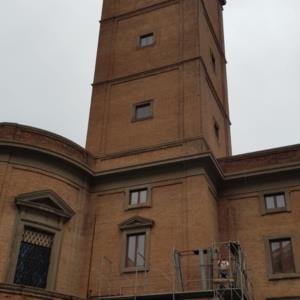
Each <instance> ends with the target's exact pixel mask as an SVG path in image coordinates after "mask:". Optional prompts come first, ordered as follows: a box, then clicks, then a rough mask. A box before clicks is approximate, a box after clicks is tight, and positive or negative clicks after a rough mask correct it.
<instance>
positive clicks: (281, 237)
mask: <svg viewBox="0 0 300 300" xmlns="http://www.w3.org/2000/svg"><path fill="white" fill-rule="evenodd" d="M286 239H290V241H291V249H292V256H293V257H292V258H293V262H294V268H295V272H291V273H274V271H273V261H272V253H271V242H272V241H278V240H286ZM296 242H297V240H296V239H295V238H294V236H293V235H279V236H268V237H265V248H266V254H267V255H266V256H267V271H268V279H269V280H280V279H290V278H299V277H300V273H299V272H298V270H299V261H298V260H297V259H296V256H295V253H296V252H295V244H296Z"/></svg>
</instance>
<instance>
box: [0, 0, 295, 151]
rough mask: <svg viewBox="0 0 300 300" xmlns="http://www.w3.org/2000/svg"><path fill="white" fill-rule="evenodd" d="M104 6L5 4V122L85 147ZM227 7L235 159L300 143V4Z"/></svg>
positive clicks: (0, 100)
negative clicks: (52, 135) (33, 128)
mask: <svg viewBox="0 0 300 300" xmlns="http://www.w3.org/2000/svg"><path fill="white" fill-rule="evenodd" d="M123 1H126V0H123ZM101 2H102V1H99V0H0V54H1V55H0V105H1V110H0V122H2V121H8V122H17V123H21V124H27V125H31V126H35V127H39V128H42V129H46V130H49V131H53V132H55V133H58V134H61V135H63V136H65V137H67V138H69V139H71V140H73V141H75V142H77V143H79V144H81V145H84V144H85V137H86V129H87V120H88V114H89V106H90V97H91V87H90V83H91V82H92V79H93V72H94V63H95V54H96V47H97V38H98V30H99V23H98V20H99V18H100V10H101ZM227 2H228V3H227V5H226V6H225V10H224V16H225V39H226V52H227V59H228V84H229V100H230V113H231V120H232V141H233V152H234V153H235V154H236V153H243V152H249V151H254V150H260V149H265V148H272V147H277V146H284V145H289V144H295V143H300V122H299V121H298V120H299V117H298V113H299V112H298V111H299V109H300V102H299V100H300V90H299V87H300V82H299V75H298V70H300V58H299V53H300V19H299V18H298V12H299V11H300V1H299V0H284V1H282V0H252V1H248V0H228V1H227Z"/></svg>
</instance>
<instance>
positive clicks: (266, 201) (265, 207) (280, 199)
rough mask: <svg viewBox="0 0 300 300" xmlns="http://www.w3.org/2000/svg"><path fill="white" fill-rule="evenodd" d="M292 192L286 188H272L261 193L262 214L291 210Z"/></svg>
mask: <svg viewBox="0 0 300 300" xmlns="http://www.w3.org/2000/svg"><path fill="white" fill-rule="evenodd" d="M289 196H290V193H289V192H288V191H284V190H277V191H276V190H275V191H274V190H273V191H272V190H271V191H269V192H264V193H261V194H260V201H261V212H262V215H267V214H274V213H284V212H290V205H289Z"/></svg>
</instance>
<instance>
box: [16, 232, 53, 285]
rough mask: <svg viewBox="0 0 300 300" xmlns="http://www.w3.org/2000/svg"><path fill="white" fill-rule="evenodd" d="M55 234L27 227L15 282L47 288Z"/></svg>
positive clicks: (21, 246)
mask: <svg viewBox="0 0 300 300" xmlns="http://www.w3.org/2000/svg"><path fill="white" fill-rule="evenodd" d="M53 238H54V235H53V234H51V233H47V232H43V231H40V230H37V229H34V228H25V229H24V234H23V238H22V241H21V245H20V251H19V256H18V261H17V267H16V272H15V279H14V283H16V284H22V285H26V286H33V287H38V288H46V285H47V277H48V268H49V263H50V256H51V248H52V244H53Z"/></svg>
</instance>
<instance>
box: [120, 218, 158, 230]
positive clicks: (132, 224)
mask: <svg viewBox="0 0 300 300" xmlns="http://www.w3.org/2000/svg"><path fill="white" fill-rule="evenodd" d="M153 226H154V221H153V220H150V219H146V218H143V217H140V216H134V217H131V218H129V219H128V220H126V221H124V222H122V223H121V224H119V228H120V230H129V229H137V228H147V227H150V228H151V227H153Z"/></svg>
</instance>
